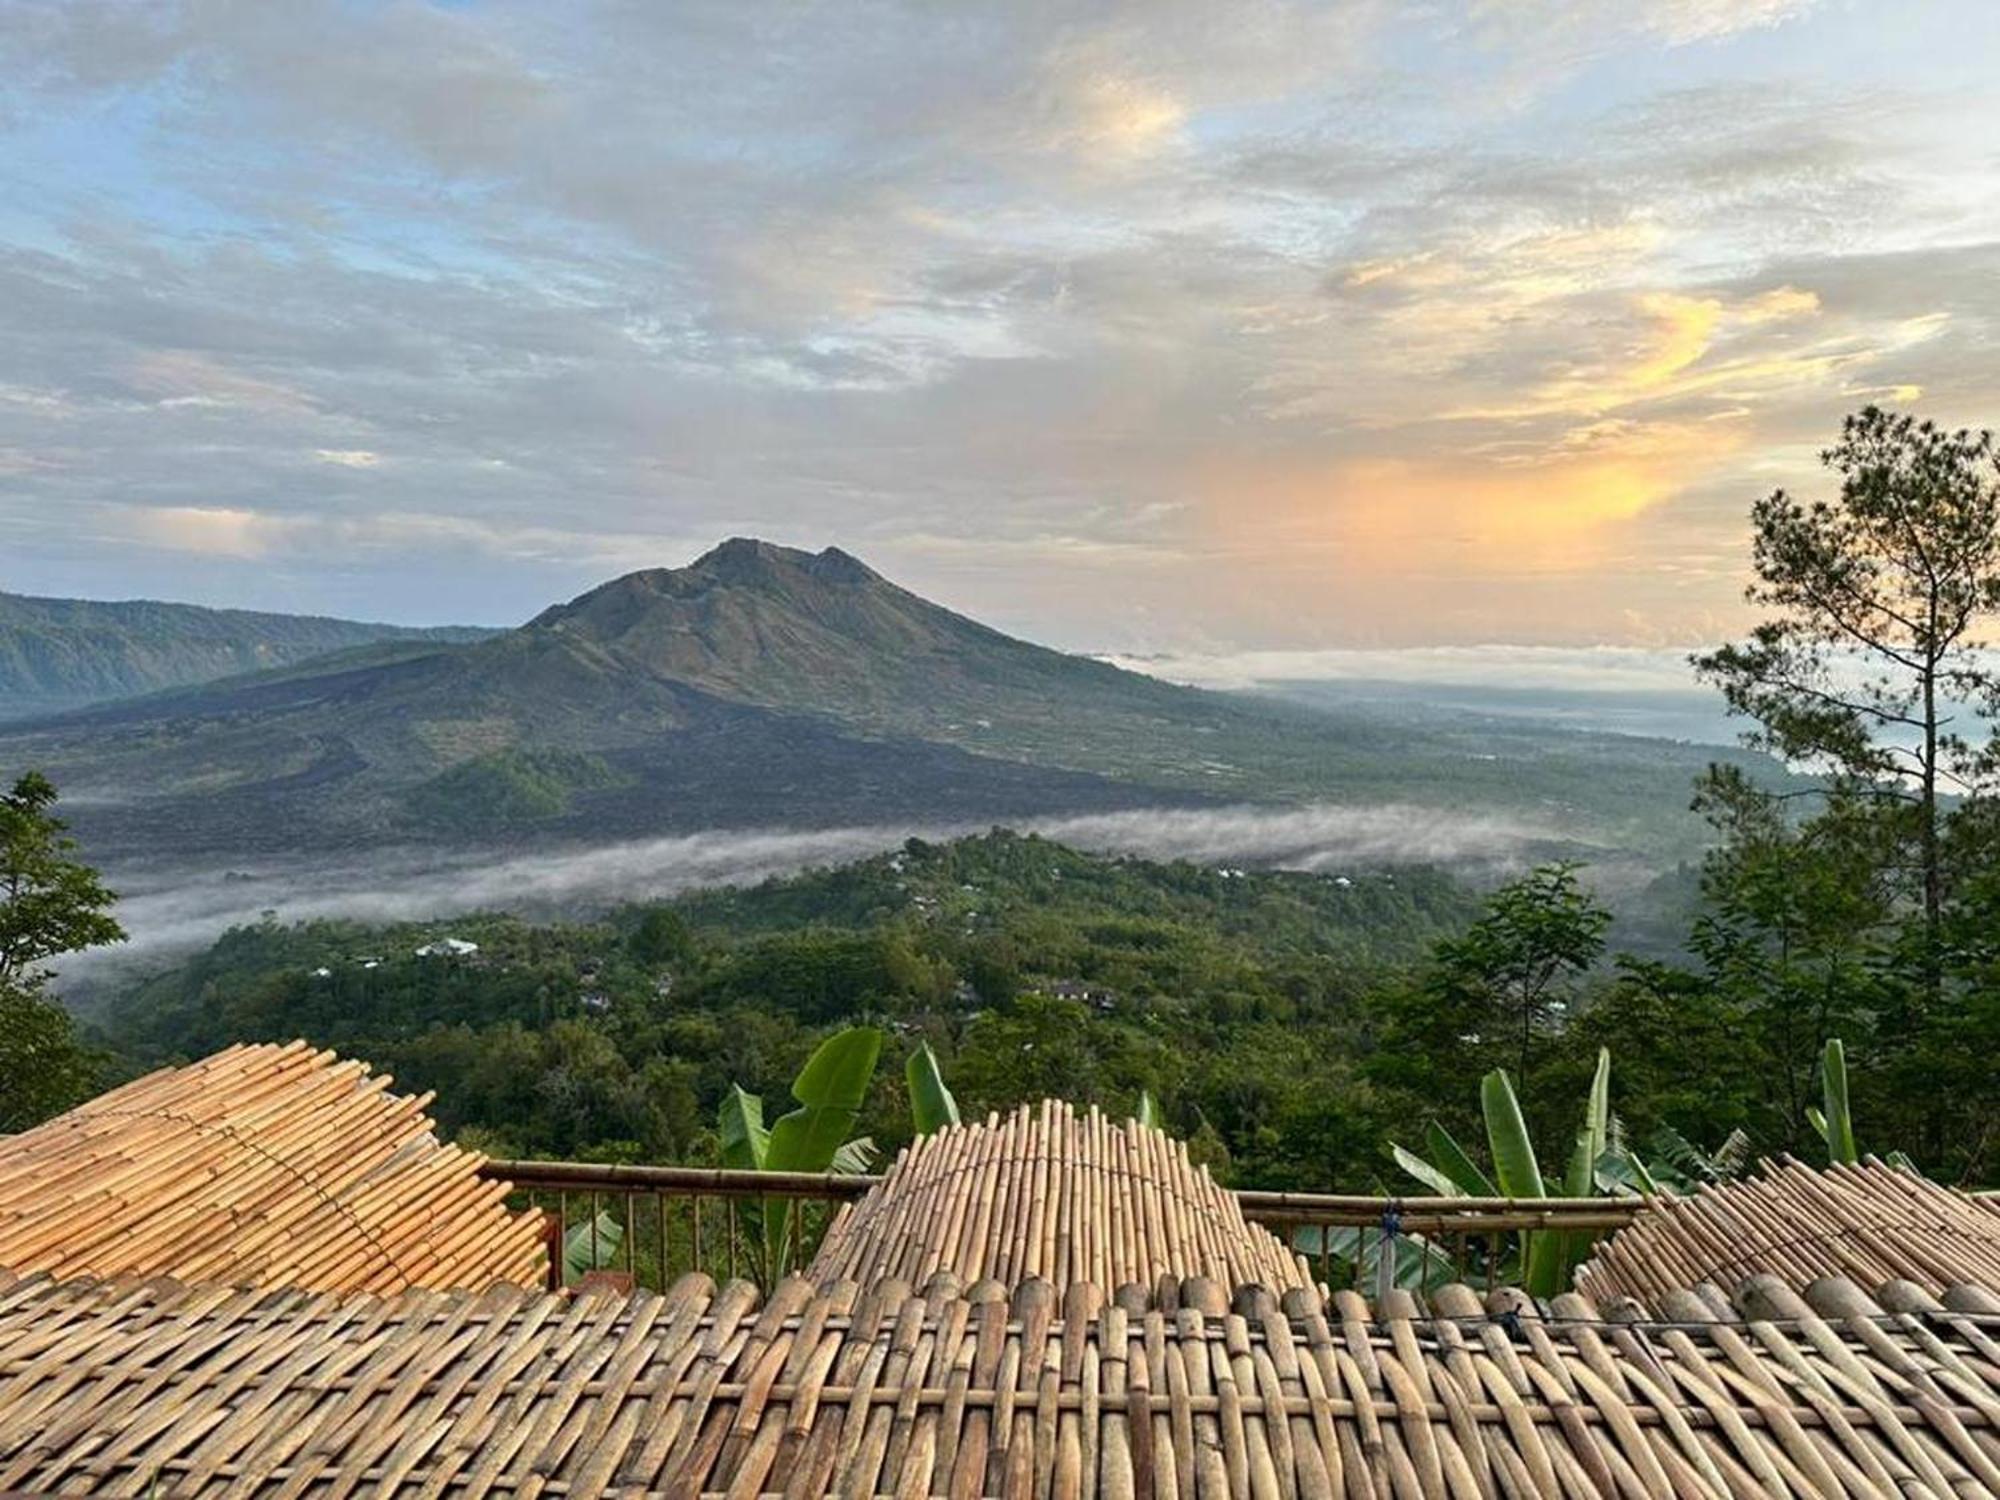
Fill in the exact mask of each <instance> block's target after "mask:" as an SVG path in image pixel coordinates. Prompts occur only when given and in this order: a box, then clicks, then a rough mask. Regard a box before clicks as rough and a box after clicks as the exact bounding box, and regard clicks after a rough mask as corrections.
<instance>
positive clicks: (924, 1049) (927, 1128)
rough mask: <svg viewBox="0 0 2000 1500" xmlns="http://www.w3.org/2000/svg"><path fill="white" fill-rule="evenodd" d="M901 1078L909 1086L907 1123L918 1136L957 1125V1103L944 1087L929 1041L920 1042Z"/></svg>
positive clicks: (905, 1065) (906, 1064)
mask: <svg viewBox="0 0 2000 1500" xmlns="http://www.w3.org/2000/svg"><path fill="white" fill-rule="evenodd" d="M903 1078H904V1081H905V1082H906V1083H908V1084H909V1087H910V1123H911V1125H912V1126H914V1127H915V1128H916V1132H917V1134H918V1135H930V1134H931V1133H932V1132H934V1131H939V1130H942V1129H944V1128H945V1126H947V1125H956V1124H957V1123H958V1101H957V1100H956V1099H954V1098H953V1097H952V1094H951V1090H950V1089H949V1088H947V1087H946V1086H945V1081H944V1073H943V1071H942V1070H941V1069H940V1068H939V1067H938V1060H937V1054H936V1053H935V1052H933V1051H931V1044H930V1043H929V1042H919V1043H918V1044H917V1050H916V1051H914V1052H912V1053H911V1054H910V1060H909V1061H908V1062H906V1063H904V1064H903Z"/></svg>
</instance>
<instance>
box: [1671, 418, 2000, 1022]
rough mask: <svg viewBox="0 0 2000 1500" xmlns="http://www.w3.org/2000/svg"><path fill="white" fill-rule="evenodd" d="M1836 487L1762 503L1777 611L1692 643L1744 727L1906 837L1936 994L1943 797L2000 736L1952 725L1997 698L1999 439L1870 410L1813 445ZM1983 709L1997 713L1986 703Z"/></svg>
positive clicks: (1987, 777)
mask: <svg viewBox="0 0 2000 1500" xmlns="http://www.w3.org/2000/svg"><path fill="white" fill-rule="evenodd" d="M1821 461H1822V462H1823V463H1824V464H1825V465H1826V467H1827V468H1829V469H1832V470H1834V471H1835V472H1837V473H1838V474H1839V475H1840V493H1839V496H1838V498H1837V499H1834V500H1831V501H1826V500H1816V501H1813V502H1811V503H1810V504H1808V503H1805V502H1802V501H1800V500H1797V499H1795V498H1793V497H1792V496H1791V495H1790V494H1788V493H1786V492H1785V491H1784V490H1778V491H1776V492H1775V493H1773V494H1772V495H1770V496H1769V497H1768V498H1766V499H1764V500H1761V501H1759V502H1758V503H1757V505H1756V506H1755V508H1754V509H1753V510H1752V513H1751V519H1752V522H1753V524H1754V526H1755V528H1756V537H1755V543H1754V548H1753V553H1752V566H1753V570H1754V573H1755V578H1754V581H1753V582H1752V583H1751V584H1750V586H1749V588H1748V589H1747V591H1746V597H1747V598H1748V599H1749V600H1750V602H1751V603H1753V604H1759V605H1764V606H1767V607H1769V608H1770V609H1771V610H1773V611H1774V613H1773V615H1772V616H1771V618H1769V619H1767V620H1765V621H1764V622H1763V623H1762V624H1760V625H1758V626H1757V627H1756V628H1755V629H1754V630H1753V631H1752V632H1751V633H1750V637H1749V639H1748V640H1746V641H1743V642H1739V643H1737V644H1734V645H1728V646H1724V647H1722V648H1721V649H1720V650H1717V651H1714V652H1711V653H1709V654H1707V655H1705V656H1696V657H1695V658H1694V659H1693V661H1694V666H1695V669H1696V671H1697V672H1699V673H1700V674H1701V675H1703V676H1705V677H1707V678H1709V679H1710V680H1712V681H1714V682H1715V683H1717V684H1718V685H1719V686H1720V687H1721V688H1722V691H1723V693H1724V695H1725V696H1726V697H1727V699H1728V702H1729V707H1730V709H1731V711H1732V712H1734V713H1739V714H1743V715H1747V716H1748V717H1750V718H1752V719H1755V720H1756V721H1757V724H1758V726H1759V727H1758V728H1757V729H1756V730H1754V731H1752V732H1751V733H1750V734H1749V735H1748V736H1746V739H1747V740H1748V741H1749V742H1750V743H1752V744H1755V745H1759V746H1762V747H1764V748H1767V749H1770V750H1772V751H1774V752H1776V753H1777V754H1778V755H1780V756H1782V757H1783V758H1784V759H1786V760H1788V761H1791V762H1793V763H1795V764H1798V765H1801V766H1803V767H1805V768H1806V769H1808V770H1811V771H1814V772H1818V773H1820V774H1821V775H1823V776H1824V777H1826V778H1827V781H1828V783H1829V785H1830V788H1831V790H1832V792H1833V794H1834V795H1836V796H1839V797H1841V798H1844V799H1846V801H1847V803H1848V805H1849V806H1850V807H1855V806H1861V807H1865V808H1867V809H1868V810H1870V811H1874V812H1878V813H1880V814H1881V815H1882V816H1883V817H1884V818H1885V819H1886V821H1887V822H1888V823H1889V824H1890V825H1891V826H1892V827H1893V828H1895V829H1896V831H1897V833H1898V835H1899V837H1900V838H1901V839H1902V841H1903V842H1904V843H1905V845H1906V847H1907V848H1908V849H1909V850H1910V855H1909V859H1908V863H1909V864H1910V866H1911V867H1912V869H1913V873H1914V877H1915V879H1914V885H1915V890H1914V892H1913V898H1912V899H1913V904H1914V906H1915V908H1916V910H1917V911H1918V913H1919V915H1920V923H1921V936H1922V944H1921V964H1922V974H1923V980H1924V989H1925V992H1926V995H1927V997H1928V998H1929V999H1930V1000H1931V1001H1933V1002H1934V1001H1935V1000H1936V998H1937V993H1938V989H1939V986H1940V983H1941V975H1942V942H1941V939H1942V934H1943V926H1944V917H1945V906H1946V903H1947V901H1948V899H1949V873H1948V870H1947V865H1946V857H1945V856H1946V839H1945V833H1944V828H1943V819H1942V816H1941V813H1942V807H1943V799H1944V798H1945V797H1946V796H1947V795H1951V794H1960V795H1969V794H1976V793H1979V792H1982V791H1984V790H1986V789H1988V788H1989V787H1990V785H1991V784H1992V780H1993V777H1994V774H1995V772H1996V770H2000V752H1996V748H1995V742H1994V740H1993V738H1992V735H1991V733H1990V731H1989V732H1987V733H1986V734H1985V736H1984V742H1983V743H1980V742H1978V741H1976V740H1975V738H1974V736H1973V735H1972V734H1969V733H1961V732H1960V731H1959V729H1958V728H1956V727H1955V726H1956V725H1957V724H1958V723H1959V722H1960V721H1961V716H1962V715H1965V714H1967V713H1968V712H1969V711H1971V710H1972V709H1973V708H1975V707H1977V706H1984V707H1986V708H1988V709H1989V710H1990V709H1992V708H1994V707H1996V706H2000V676H1996V674H1994V673H1993V672H1992V671H1990V670H1989V669H1988V668H1987V667H1986V666H1985V665H1984V664H1983V662H1982V660H1981V658H1980V656H1979V654H1978V651H1979V646H1980V641H1979V637H1978V631H1979V628H1980V626H1981V625H1982V624H1983V623H1985V622H1986V621H1987V620H1988V619H1989V618H1990V617H1991V616H1992V614H1993V613H1994V612H1995V610H1996V609H2000V466H1996V461H1995V453H1994V447H1993V437H1992V434H1990V433H1986V432H1980V433H1970V432H1965V431H1958V432H1946V431H1944V430H1942V429H1940V428H1938V427H1936V426H1934V425H1933V424H1931V423H1930V422H1918V421H1916V420H1915V419H1913V418H1911V417H1908V416H1892V415H1891V414H1889V413H1888V412H1885V411H1882V410H1881V409H1879V408H1877V407H1873V406H1870V407H1868V408H1866V409H1865V410H1863V411H1861V412H1859V413H1858V414H1856V415H1854V416H1850V417H1848V418H1847V420H1846V421H1845V422H1844V423H1843V424H1842V427H1841V436H1840V441H1839V442H1838V443H1836V444H1835V445H1834V446H1833V447H1832V448H1830V449H1828V450H1827V451H1826V452H1825V453H1823V454H1822V455H1821ZM1989 719H1990V715H1989Z"/></svg>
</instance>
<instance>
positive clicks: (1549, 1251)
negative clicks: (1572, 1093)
mask: <svg viewBox="0 0 2000 1500" xmlns="http://www.w3.org/2000/svg"><path fill="white" fill-rule="evenodd" d="M1479 1106H1480V1112H1481V1114H1482V1115H1484V1117H1485V1120H1486V1146H1487V1151H1488V1153H1489V1155H1490V1156H1491V1157H1492V1160H1493V1176H1492V1177H1491V1178H1489V1177H1488V1176H1487V1175H1486V1173H1485V1172H1483V1171H1481V1170H1480V1168H1479V1166H1478V1164H1477V1163H1475V1162H1474V1161H1473V1160H1472V1158H1471V1156H1470V1155H1469V1154H1468V1153H1467V1152H1466V1151H1465V1149H1464V1148H1463V1147H1462V1146H1460V1145H1459V1144H1458V1142H1457V1141H1455V1140H1453V1139H1452V1136H1451V1132H1449V1131H1448V1130H1446V1129H1445V1128H1444V1127H1443V1126H1442V1125H1440V1124H1438V1123H1437V1122H1436V1121H1435V1120H1433V1121H1431V1122H1430V1123H1429V1124H1428V1125H1426V1126H1425V1127H1424V1144H1425V1146H1426V1147H1427V1149H1428V1150H1429V1152H1430V1155H1429V1156H1428V1157H1423V1156H1419V1155H1417V1154H1416V1153H1415V1152H1414V1151H1410V1150H1406V1149H1405V1148H1404V1147H1402V1146H1399V1145H1396V1144H1394V1143H1393V1142H1392V1143H1391V1145H1390V1147H1389V1151H1390V1155H1391V1156H1393V1157H1394V1158H1395V1161H1396V1164H1397V1165H1398V1166H1400V1167H1401V1168H1402V1169H1403V1170H1404V1171H1405V1172H1407V1173H1409V1174H1410V1175H1411V1176H1412V1177H1414V1178H1416V1179H1417V1181H1419V1182H1421V1183H1423V1184H1424V1186H1426V1187H1428V1188H1430V1189H1431V1190H1432V1191H1433V1192H1435V1193H1438V1194H1440V1195H1441V1196H1444V1197H1472V1198H1524V1199H1525V1198H1546V1197H1549V1196H1550V1193H1549V1191H1548V1187H1547V1183H1546V1181H1545V1180H1544V1178H1543V1176H1542V1166H1541V1161H1540V1158H1538V1157H1537V1156H1536V1154H1535V1146H1534V1142H1533V1141H1531V1140H1530V1139H1529V1138H1528V1127H1527V1124H1526V1122H1525V1121H1524V1120H1523V1119H1522V1118H1521V1102H1520V1100H1519V1098H1517V1097H1516V1096H1515V1093H1514V1084H1513V1081H1512V1080H1511V1079H1510V1078H1509V1077H1508V1076H1507V1072H1506V1070H1505V1069H1504V1068H1495V1069H1494V1070H1493V1071H1492V1072H1491V1073H1488V1074H1487V1075H1486V1076H1485V1078H1483V1079H1481V1080H1480V1084H1479ZM1610 1137H1611V1053H1610V1051H1609V1050H1608V1049H1605V1048H1599V1049H1598V1053H1597V1071H1596V1073H1595V1075H1594V1076H1593V1077H1592V1079H1591V1083H1590V1096H1589V1098H1588V1100H1587V1101H1586V1102H1585V1104H1584V1111H1583V1123H1582V1125H1581V1127H1580V1128H1579V1129H1578V1130H1577V1133H1576V1141H1575V1144H1574V1146H1573V1147H1572V1149H1571V1151H1570V1157H1569V1164H1568V1170H1567V1171H1566V1173H1565V1174H1564V1176H1563V1178H1562V1179H1561V1183H1560V1186H1561V1189H1562V1193H1563V1195H1564V1196H1567V1197H1571V1198H1588V1197H1593V1196H1595V1195H1597V1194H1598V1193H1600V1192H1604V1191H1606V1190H1607V1188H1608V1186H1609V1185H1610V1184H1612V1183H1615V1182H1616V1174H1614V1173H1607V1172H1605V1171H1604V1170H1603V1168H1604V1167H1605V1166H1607V1165H1608V1160H1607V1159H1608V1158H1609V1157H1610V1156H1611V1151H1610V1145H1611V1139H1610ZM1620 1160H1628V1161H1632V1162H1637V1160H1638V1159H1637V1158H1636V1157H1632V1156H1630V1155H1629V1154H1625V1155H1623V1156H1621V1158H1620ZM1639 1172H1640V1173H1642V1174H1643V1173H1644V1164H1643V1163H1640V1164H1639ZM1596 1242H1597V1235H1596V1233H1595V1231H1586V1230H1554V1229H1535V1230H1524V1231H1522V1233H1521V1245H1520V1252H1519V1259H1518V1261H1517V1262H1516V1263H1515V1266H1514V1270H1515V1274H1516V1275H1517V1276H1518V1277H1519V1278H1520V1281H1521V1283H1522V1285H1523V1286H1524V1287H1525V1288H1526V1289H1527V1290H1528V1292H1529V1293H1530V1294H1532V1295H1534V1296H1537V1297H1553V1296H1554V1295H1555V1294H1556V1293H1558V1292H1560V1291H1563V1290H1564V1289H1565V1288H1567V1287H1568V1285H1569V1280H1570V1276H1571V1275H1572V1273H1573V1272H1574V1271H1575V1269H1576V1267H1577V1265H1578V1264H1579V1263H1581V1262H1582V1260H1583V1259H1584V1257H1585V1256H1587V1255H1588V1254H1589V1253H1590V1249H1591V1247H1592V1246H1593V1245H1594V1244H1595V1243H1596Z"/></svg>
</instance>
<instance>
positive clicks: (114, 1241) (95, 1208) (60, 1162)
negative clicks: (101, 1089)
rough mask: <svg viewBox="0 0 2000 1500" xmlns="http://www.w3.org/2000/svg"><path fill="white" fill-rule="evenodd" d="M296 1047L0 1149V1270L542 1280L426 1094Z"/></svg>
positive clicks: (97, 1108) (531, 1221) (527, 1241)
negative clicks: (438, 1125) (441, 1132)
mask: <svg viewBox="0 0 2000 1500" xmlns="http://www.w3.org/2000/svg"><path fill="white" fill-rule="evenodd" d="M389 1083H390V1080H389V1079H388V1078H386V1077H371V1076H370V1074H369V1070H368V1067H367V1065H366V1064H365V1063H358V1062H343V1061H340V1060H338V1059H336V1058H335V1057H334V1055H333V1054H332V1053H330V1052H317V1051H314V1050H313V1049H312V1048H310V1047H308V1046H306V1044H305V1043H303V1042H293V1043H291V1044H289V1045H287V1046H246V1047H231V1048H229V1049H228V1050H227V1051H225V1052H219V1053H217V1054H215V1056H213V1057H210V1058H207V1059H205V1060H204V1061H202V1062H198V1063H195V1064H192V1065H191V1066H189V1067H185V1068H167V1069H162V1070H161V1071H160V1072H157V1073H151V1074H148V1075H147V1076H146V1077H144V1078H140V1079H137V1080H135V1081H134V1082H132V1083H129V1084H126V1085H125V1086H124V1087H123V1088H119V1089H114V1090H113V1091H112V1092H110V1093H108V1094H105V1095H103V1096H101V1097H100V1098H97V1099H93V1100H92V1101H91V1102H90V1103H88V1104H85V1105H82V1106H81V1107H79V1108H77V1109H74V1110H71V1111H70V1112H69V1113H68V1114H66V1115H60V1116H58V1117H57V1118H55V1119H53V1120H50V1121H49V1122H47V1123H46V1124H44V1125H40V1126H37V1127H36V1128H35V1129H33V1130H30V1131H27V1132H25V1133H24V1134H21V1135H17V1136H13V1137H10V1138H8V1139H6V1140H0V1266H5V1267H7V1268H9V1269H11V1270H13V1271H15V1272H31V1271H47V1272H50V1273H52V1274H54V1275H56V1276H59V1277H64V1276H82V1275H90V1276H121V1275H138V1276H155V1275H171V1276H175V1277H178V1278H181V1279H183V1280H187V1281H210V1282H218V1283H222V1284H225V1285H254V1286H288V1287H302V1288H305V1289H308V1290H312V1291H336V1292H352V1291H370V1292H394V1291H400V1290H402V1289H403V1288H405V1287H409V1286H433V1287H484V1286H487V1285H490V1284H491V1283H493V1282H496V1281H510V1282H516V1283H520V1284H524V1285H533V1286H539V1285H542V1284H543V1283H544V1282H545V1280H546V1278H547V1274H548V1258H547V1253H546V1251H545V1250H544V1249H543V1247H542V1238H541V1236H542V1226H541V1223H540V1220H539V1218H538V1217H536V1216H532V1215H527V1214H514V1213H510V1212H508V1211H507V1209H506V1208H505V1206H504V1204H503V1201H502V1200H503V1199H504V1198H505V1196H506V1192H507V1188H506V1185H505V1184H503V1183H489V1182H482V1181H480V1180H479V1178H478V1177H477V1176H476V1175H475V1174H476V1172H477V1170H478V1167H479V1163H480V1158H479V1157H477V1156H474V1155H471V1154H469V1153H467V1152H464V1151H461V1150H459V1149H458V1148H457V1147H455V1146H444V1145H440V1144H439V1143H438V1141H437V1138H436V1136H435V1135H434V1134H433V1132H432V1126H431V1122H430V1120H429V1119H428V1118H427V1117H426V1116H425V1114H424V1109H425V1106H426V1105H427V1104H428V1103H429V1096H428V1095H425V1096H424V1097H423V1098H410V1097H407V1096H404V1095H400V1094H392V1093H390V1092H389V1090H388V1086H389Z"/></svg>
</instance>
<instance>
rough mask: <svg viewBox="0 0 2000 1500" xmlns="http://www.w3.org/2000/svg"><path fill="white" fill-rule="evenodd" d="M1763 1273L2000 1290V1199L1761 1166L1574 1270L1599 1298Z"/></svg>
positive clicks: (1857, 1174) (1898, 1176)
mask: <svg viewBox="0 0 2000 1500" xmlns="http://www.w3.org/2000/svg"><path fill="white" fill-rule="evenodd" d="M1760 1271H1769V1272H1774V1273H1776V1274H1777V1275H1779V1276H1782V1277H1784V1278H1785V1279H1786V1280H1788V1281H1791V1282H1793V1283H1794V1284H1800V1285H1802V1284H1804V1283H1805V1282H1807V1281H1810V1280H1812V1279H1813V1278H1815V1277H1820V1276H1846V1277H1849V1278H1852V1279H1853V1280H1856V1281H1859V1282H1861V1283H1862V1284H1863V1285H1873V1284H1875V1283H1877V1282H1882V1281H1888V1280H1892V1279H1899V1280H1907V1281H1912V1282H1915V1283H1916V1284H1917V1285H1919V1286H1923V1287H1926V1288H1928V1289H1930V1290H1931V1291H1934V1292H1935V1291H1939V1290H1942V1289H1943V1288H1944V1287H1947V1286H1951V1285H1953V1284H1955V1283H1959V1282H1976V1283H1978V1284H1980V1285H1983V1286H1988V1287H2000V1201H1995V1200H1993V1199H1986V1198H1974V1197H1971V1196H1968V1195H1967V1194H1964V1193H1956V1192H1953V1191H1952V1190H1951V1189H1949V1188H1945V1187H1940V1186H1939V1185H1938V1184H1936V1183H1934V1182H1931V1181H1929V1180H1928V1179H1926V1178H1923V1177H1919V1176H1917V1175H1916V1174H1915V1173H1914V1172H1908V1171H1900V1170H1897V1169H1896V1168H1893V1167H1890V1166H1887V1165H1885V1164H1884V1163H1882V1162H1879V1161H1876V1160H1873V1159H1872V1158H1871V1159H1870V1160H1869V1161H1867V1162H1865V1163H1863V1164H1861V1165H1858V1166H1835V1167H1832V1168H1830V1169H1827V1170H1825V1171H1822V1170H1820V1169H1818V1168H1814V1167H1808V1166H1806V1165H1804V1164H1803V1163H1801V1162H1798V1161H1791V1160H1787V1161H1785V1162H1782V1163H1771V1162H1762V1163H1760V1164H1759V1170H1758V1175H1757V1176H1754V1177H1747V1178H1744V1179H1742V1180H1741V1181H1737V1182H1729V1183H1723V1184H1719V1185H1714V1186H1704V1187H1702V1188H1701V1189H1699V1190H1698V1191H1697V1192H1695V1193H1693V1194H1691V1195H1689V1196H1686V1197H1672V1196H1668V1197H1662V1198H1658V1199H1653V1200H1650V1201H1649V1202H1648V1205H1647V1210H1646V1212H1645V1213H1643V1214H1641V1215H1640V1216H1639V1217H1638V1218H1637V1219H1635V1220H1633V1222H1632V1223H1631V1224H1630V1225H1629V1226H1628V1227H1626V1228H1624V1229H1621V1230H1619V1231H1618V1232H1617V1233H1616V1234H1613V1235H1612V1236H1611V1237H1610V1238H1609V1239H1608V1240H1606V1241H1605V1242H1604V1243H1603V1244H1602V1245H1601V1246H1600V1247H1599V1248H1598V1252H1597V1254H1596V1256H1595V1257H1594V1258H1593V1259H1591V1260H1589V1261H1587V1262H1585V1263H1584V1264H1583V1265H1582V1266H1580V1267H1578V1269H1577V1276H1576V1284H1577V1287H1578V1289H1579V1290H1581V1291H1584V1292H1587V1293H1589V1294H1590V1295H1591V1296H1593V1297H1596V1298H1597V1299H1598V1300H1600V1301H1606V1300H1609V1299H1611V1298H1614V1297H1619V1296H1629V1297H1638V1298H1641V1299H1651V1298H1655V1297H1658V1296H1660V1295H1662V1294H1663V1293H1665V1292H1668V1291H1671V1290H1673V1289H1675V1288H1677V1287H1693V1286H1698V1285H1703V1284H1707V1285H1713V1286H1734V1285H1735V1284H1736V1283H1738V1282H1740V1281H1742V1280H1744V1279H1745V1278H1746V1277H1749V1276H1751V1275H1753V1274H1755V1273H1757V1272H1760Z"/></svg>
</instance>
